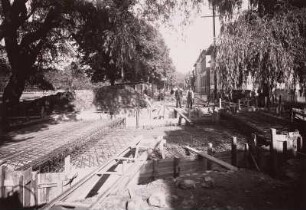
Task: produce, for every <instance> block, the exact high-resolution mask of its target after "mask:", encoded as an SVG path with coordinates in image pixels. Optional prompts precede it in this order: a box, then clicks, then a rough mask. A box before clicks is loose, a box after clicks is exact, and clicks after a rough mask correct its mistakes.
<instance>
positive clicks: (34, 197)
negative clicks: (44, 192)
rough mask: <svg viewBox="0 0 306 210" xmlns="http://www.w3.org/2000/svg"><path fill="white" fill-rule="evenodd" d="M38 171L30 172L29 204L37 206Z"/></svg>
mask: <svg viewBox="0 0 306 210" xmlns="http://www.w3.org/2000/svg"><path fill="white" fill-rule="evenodd" d="M37 177H38V172H37V171H35V172H32V192H33V193H32V198H31V206H38V184H37V181H38V180H37Z"/></svg>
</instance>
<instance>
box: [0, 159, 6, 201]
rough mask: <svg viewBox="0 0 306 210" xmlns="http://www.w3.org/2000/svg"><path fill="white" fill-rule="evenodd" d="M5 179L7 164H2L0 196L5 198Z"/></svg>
mask: <svg viewBox="0 0 306 210" xmlns="http://www.w3.org/2000/svg"><path fill="white" fill-rule="evenodd" d="M4 179H5V166H4V165H0V198H3V197H4V195H5V188H4Z"/></svg>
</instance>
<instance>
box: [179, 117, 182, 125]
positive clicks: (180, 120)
mask: <svg viewBox="0 0 306 210" xmlns="http://www.w3.org/2000/svg"><path fill="white" fill-rule="evenodd" d="M181 124H182V117H181V115H180V116H179V121H178V125H181Z"/></svg>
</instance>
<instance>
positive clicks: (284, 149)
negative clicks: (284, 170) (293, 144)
mask: <svg viewBox="0 0 306 210" xmlns="http://www.w3.org/2000/svg"><path fill="white" fill-rule="evenodd" d="M283 158H284V160H286V159H287V141H284V142H283Z"/></svg>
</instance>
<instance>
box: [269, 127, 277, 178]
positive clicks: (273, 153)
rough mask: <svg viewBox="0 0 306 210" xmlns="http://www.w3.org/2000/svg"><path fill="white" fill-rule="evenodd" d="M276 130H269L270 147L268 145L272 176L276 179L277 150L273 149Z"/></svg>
mask: <svg viewBox="0 0 306 210" xmlns="http://www.w3.org/2000/svg"><path fill="white" fill-rule="evenodd" d="M275 137H276V129H274V128H271V145H270V153H271V160H272V174H273V176H275V177H277V175H278V163H277V162H278V161H277V155H278V154H277V150H276V148H275V145H276V138H275Z"/></svg>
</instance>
